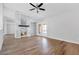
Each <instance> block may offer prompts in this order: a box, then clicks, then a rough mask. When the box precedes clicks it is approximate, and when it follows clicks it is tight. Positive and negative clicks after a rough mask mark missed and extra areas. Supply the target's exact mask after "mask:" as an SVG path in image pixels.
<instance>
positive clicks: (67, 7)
mask: <svg viewBox="0 0 79 59" xmlns="http://www.w3.org/2000/svg"><path fill="white" fill-rule="evenodd" d="M34 4H35V3H34ZM75 6H76V7H75ZM4 7H6V8H10V9H12V10H15V11H21V12H23V13H25V14H26V15H28V16H30V17H32V18H34V19H45V18H48V17H54V16H58V15H61V14H64V13H67V12H73V10H79V8H78V7H79V4H67V3H44V5H43V6H42V8H44V9H46V11H40V12H39V13H38V14H37V13H36V10H33V11H29V9H31V8H33V7H32V6H31V5H30V4H29V3H5V4H4Z"/></svg>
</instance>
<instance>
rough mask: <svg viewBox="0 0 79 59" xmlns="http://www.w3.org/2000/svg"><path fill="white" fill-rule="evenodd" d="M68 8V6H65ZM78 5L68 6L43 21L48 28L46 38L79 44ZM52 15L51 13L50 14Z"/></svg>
mask: <svg viewBox="0 0 79 59" xmlns="http://www.w3.org/2000/svg"><path fill="white" fill-rule="evenodd" d="M67 6H68V5H67ZM78 6H79V5H76V6H75V5H74V4H73V5H70V8H69V9H68V8H67V9H66V10H64V12H63V11H62V12H60V13H59V14H57V15H55V16H52V17H50V18H47V19H45V21H42V22H41V23H43V22H46V23H47V27H48V35H47V36H48V37H50V38H56V39H60V40H64V41H69V42H76V43H79V8H78ZM52 13H53V12H52Z"/></svg>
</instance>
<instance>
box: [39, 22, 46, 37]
mask: <svg viewBox="0 0 79 59" xmlns="http://www.w3.org/2000/svg"><path fill="white" fill-rule="evenodd" d="M38 33H39V35H42V36H46V35H47V25H46V24H38Z"/></svg>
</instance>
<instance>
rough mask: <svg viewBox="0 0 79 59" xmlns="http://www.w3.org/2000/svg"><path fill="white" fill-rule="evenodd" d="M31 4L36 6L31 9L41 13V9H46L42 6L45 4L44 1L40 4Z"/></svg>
mask: <svg viewBox="0 0 79 59" xmlns="http://www.w3.org/2000/svg"><path fill="white" fill-rule="evenodd" d="M29 4H30V5H31V6H33V7H34V8H32V9H30V11H32V10H35V9H36V10H37V13H39V10H42V11H45V9H43V8H41V6H42V5H43V3H40V4H36V5H34V4H32V3H29Z"/></svg>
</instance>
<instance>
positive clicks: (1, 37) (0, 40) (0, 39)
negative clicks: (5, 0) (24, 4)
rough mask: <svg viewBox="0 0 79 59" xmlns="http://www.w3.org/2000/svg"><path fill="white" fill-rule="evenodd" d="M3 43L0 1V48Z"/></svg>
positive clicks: (0, 6)
mask: <svg viewBox="0 0 79 59" xmlns="http://www.w3.org/2000/svg"><path fill="white" fill-rule="evenodd" d="M2 44H3V5H2V4H1V3H0V50H1V48H2Z"/></svg>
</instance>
